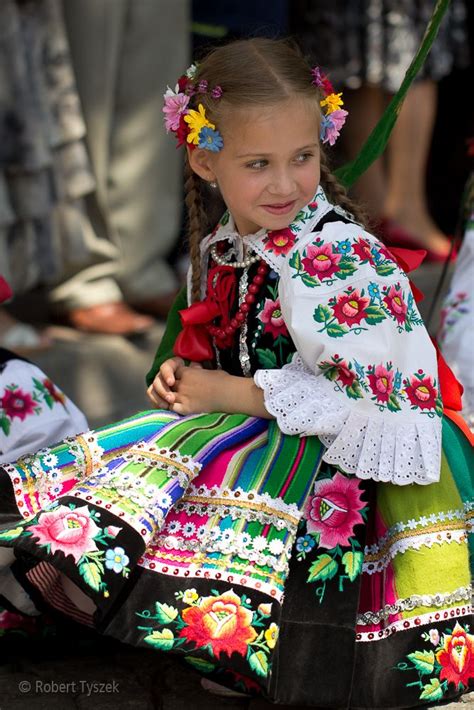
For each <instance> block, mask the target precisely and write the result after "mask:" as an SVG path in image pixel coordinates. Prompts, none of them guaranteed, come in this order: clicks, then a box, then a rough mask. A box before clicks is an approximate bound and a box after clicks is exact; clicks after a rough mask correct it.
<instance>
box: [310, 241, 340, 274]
mask: <svg viewBox="0 0 474 710" xmlns="http://www.w3.org/2000/svg"><path fill="white" fill-rule="evenodd" d="M341 257H342V254H335V253H334V252H333V250H332V247H331V244H324V243H323V242H317V243H316V245H314V246H309V247H308V248H307V249H306V257H305V258H304V259H302V263H303V266H304V269H305V271H306V273H308V274H309V275H310V276H318V277H319V279H320V280H322V279H329V278H331V276H332V275H333V274H335V273H336V271H338V270H339V262H340V260H341Z"/></svg>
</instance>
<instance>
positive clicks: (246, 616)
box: [179, 589, 257, 657]
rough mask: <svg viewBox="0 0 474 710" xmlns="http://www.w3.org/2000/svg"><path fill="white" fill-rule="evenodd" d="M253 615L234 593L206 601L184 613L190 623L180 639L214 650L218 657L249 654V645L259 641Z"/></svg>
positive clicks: (227, 593) (185, 618) (181, 632)
mask: <svg viewBox="0 0 474 710" xmlns="http://www.w3.org/2000/svg"><path fill="white" fill-rule="evenodd" d="M252 619H253V612H252V611H251V610H250V609H246V608H245V607H244V606H242V602H241V600H240V597H238V596H237V594H235V592H234V591H233V590H232V589H230V590H229V591H228V592H224V594H220V595H219V596H217V597H215V596H212V597H203V599H202V600H201V602H200V604H199V606H191V607H189V608H187V609H184V611H183V621H184V622H185V623H186V626H185V627H184V629H182V630H181V631H180V634H179V635H180V636H181V637H182V638H185V639H187V640H188V641H194V643H195V644H196V645H197V646H199V647H203V646H210V647H211V649H212V652H213V653H214V655H215V656H216V657H217V656H219V655H220V654H221V653H226V654H227V655H228V656H230V655H231V654H232V653H234V652H235V653H240V655H241V656H245V655H246V654H247V649H248V645H249V643H251V642H252V641H254V640H255V639H256V638H257V633H256V631H255V629H254V628H253V626H252Z"/></svg>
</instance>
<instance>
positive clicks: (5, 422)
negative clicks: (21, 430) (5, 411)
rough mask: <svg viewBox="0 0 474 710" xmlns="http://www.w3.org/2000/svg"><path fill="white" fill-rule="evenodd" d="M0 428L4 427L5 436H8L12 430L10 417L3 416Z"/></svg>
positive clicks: (0, 419) (0, 418)
mask: <svg viewBox="0 0 474 710" xmlns="http://www.w3.org/2000/svg"><path fill="white" fill-rule="evenodd" d="M0 427H2V431H3V433H4V434H5V436H8V435H9V433H10V428H11V423H10V420H9V419H8V417H5V416H2V417H0Z"/></svg>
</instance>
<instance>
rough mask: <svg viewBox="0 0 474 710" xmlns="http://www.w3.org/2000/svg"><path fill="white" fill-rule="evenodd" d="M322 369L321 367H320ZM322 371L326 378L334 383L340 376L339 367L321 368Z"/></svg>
mask: <svg viewBox="0 0 474 710" xmlns="http://www.w3.org/2000/svg"><path fill="white" fill-rule="evenodd" d="M320 367H321V365H320ZM321 370H323V373H324V377H327V379H328V380H331V381H332V382H334V381H335V380H336V379H337V375H338V372H339V371H338V369H337V367H327V366H326V367H321Z"/></svg>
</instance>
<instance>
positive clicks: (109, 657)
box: [0, 267, 474, 710]
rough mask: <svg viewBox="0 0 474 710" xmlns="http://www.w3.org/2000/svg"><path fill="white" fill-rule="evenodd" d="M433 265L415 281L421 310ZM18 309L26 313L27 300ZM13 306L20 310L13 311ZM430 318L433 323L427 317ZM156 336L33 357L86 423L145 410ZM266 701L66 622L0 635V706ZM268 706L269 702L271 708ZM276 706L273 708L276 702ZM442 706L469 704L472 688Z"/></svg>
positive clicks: (166, 707) (204, 709)
mask: <svg viewBox="0 0 474 710" xmlns="http://www.w3.org/2000/svg"><path fill="white" fill-rule="evenodd" d="M439 271H440V270H439V268H438V267H425V268H424V269H423V270H422V271H421V272H420V274H419V275H418V276H417V278H416V283H417V284H418V286H420V287H421V288H422V289H424V290H425V292H426V293H427V299H426V300H425V302H424V304H423V306H422V310H423V313H424V315H426V314H427V313H428V310H429V308H430V304H431V299H432V295H433V291H434V287H435V284H436V282H437V279H438V276H439ZM22 309H23V314H24V315H25V314H27V313H31V308H30V306H29V305H28V303H24V304H23V305H22ZM20 310H21V309H20ZM434 322H435V321H434ZM161 334H162V326H160V325H157V326H156V328H155V329H154V331H153V332H152V333H151V334H150V335H149V336H147V337H143V338H141V339H135V340H133V341H129V340H125V339H123V338H116V337H106V336H87V335H82V334H78V333H76V332H74V331H72V330H70V329H68V328H56V329H55V337H56V344H55V347H54V348H53V349H52V350H50V351H48V352H46V353H43V354H41V355H39V356H38V357H37V358H36V359H37V362H38V364H40V365H41V366H42V367H43V368H44V369H45V371H46V372H47V373H48V374H49V375H50V376H51V377H52V378H53V379H54V380H55V381H56V382H57V383H58V384H59V385H60V386H61V387H62V388H63V389H64V390H65V391H66V392H67V393H68V394H69V395H70V396H71V397H72V398H73V399H74V400H75V401H76V403H77V404H78V405H79V406H80V407H81V408H82V409H83V410H84V411H85V413H86V415H87V416H88V418H89V422H90V424H91V425H92V426H99V425H102V424H105V423H107V422H110V421H113V420H116V419H119V418H121V417H125V416H129V415H130V414H132V413H134V412H135V411H137V410H139V409H142V408H146V398H145V388H144V379H143V378H144V373H145V372H146V370H147V368H148V367H149V365H150V363H151V360H152V357H153V353H154V350H155V347H156V345H157V344H158V342H159V339H160V337H161ZM263 707H267V708H270V707H272V706H269V705H267V704H262V703H257V702H256V701H251V702H249V701H248V700H246V699H243V700H227V699H220V698H215V697H213V696H210V695H209V694H208V693H206V692H205V691H203V690H202V688H201V687H200V684H199V676H198V675H197V674H196V673H195V672H194V671H193V670H192V669H190V668H189V667H186V668H185V667H183V666H182V665H181V664H180V663H179V662H178V661H177V660H176V659H173V658H171V657H167V656H166V655H165V654H163V655H159V654H155V653H153V652H152V651H148V652H147V651H145V650H136V649H133V648H130V647H125V646H123V645H121V644H118V643H115V642H112V641H106V640H103V639H99V638H96V637H91V636H86V635H85V636H84V637H83V638H82V639H80V640H78V639H77V633H76V631H75V630H74V628H71V630H70V631H69V630H65V631H64V632H63V635H62V637H61V638H59V639H51V640H50V641H49V642H48V643H45V642H43V643H40V644H33V645H29V646H28V647H27V646H25V644H24V642H21V640H19V641H18V642H17V643H12V641H9V642H8V643H6V642H5V639H0V710H92V708H94V709H96V710H132V709H133V710H208V709H211V710H220V709H221V708H222V710H239V709H240V710H257V709H260V708H262V709H263ZM273 707H274V706H273ZM280 707H281V706H280ZM445 707H446V708H452V709H454V708H456V710H461V709H463V708H474V694H471V696H470V697H469V698H464V701H463V703H462V704H461V703H457V704H450V705H447V706H445Z"/></svg>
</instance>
